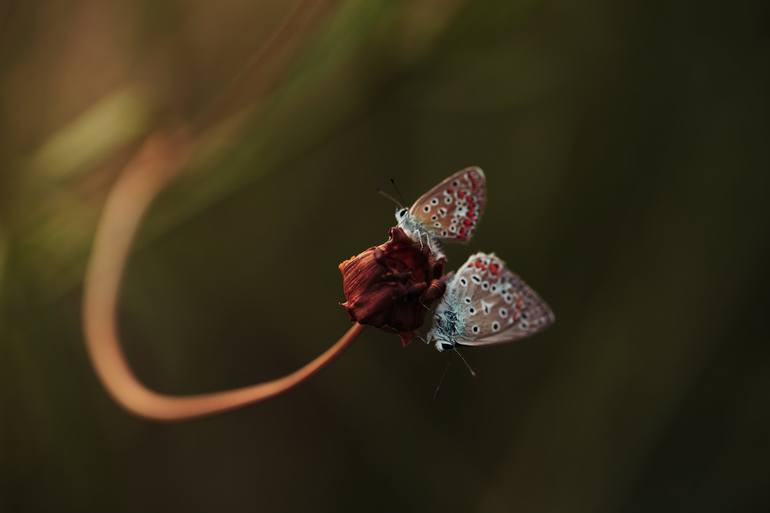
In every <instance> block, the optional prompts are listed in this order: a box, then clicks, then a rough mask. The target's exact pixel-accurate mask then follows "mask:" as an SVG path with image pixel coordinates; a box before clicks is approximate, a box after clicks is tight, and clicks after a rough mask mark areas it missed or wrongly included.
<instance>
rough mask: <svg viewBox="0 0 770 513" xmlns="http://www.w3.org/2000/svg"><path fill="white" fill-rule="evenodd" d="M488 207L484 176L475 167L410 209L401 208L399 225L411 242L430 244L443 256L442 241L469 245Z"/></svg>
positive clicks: (440, 187) (444, 183)
mask: <svg viewBox="0 0 770 513" xmlns="http://www.w3.org/2000/svg"><path fill="white" fill-rule="evenodd" d="M486 203H487V187H486V178H485V177H484V172H483V171H482V170H481V168H479V167H476V166H472V167H467V168H465V169H463V170H461V171H458V172H456V173H455V174H453V175H451V176H450V177H448V178H446V179H445V180H444V181H443V182H441V183H439V184H438V185H436V186H435V187H433V188H432V189H430V190H429V191H428V192H426V193H425V194H423V195H422V196H420V197H419V198H418V199H417V201H415V202H414V204H413V205H412V206H411V207H410V208H408V209H407V208H404V207H402V206H399V208H397V209H396V221H398V226H399V228H401V229H402V230H404V232H406V234H407V235H408V236H409V237H410V238H412V239H413V240H416V241H420V243H422V242H423V241H425V242H427V245H428V247H429V248H430V249H431V251H433V252H434V253H436V254H438V255H439V256H442V253H441V248H440V244H439V241H440V240H450V241H458V242H467V241H469V240H470V238H471V237H473V233H474V232H475V231H476V225H477V224H478V222H479V220H480V219H481V215H482V214H483V213H484V207H485V206H486Z"/></svg>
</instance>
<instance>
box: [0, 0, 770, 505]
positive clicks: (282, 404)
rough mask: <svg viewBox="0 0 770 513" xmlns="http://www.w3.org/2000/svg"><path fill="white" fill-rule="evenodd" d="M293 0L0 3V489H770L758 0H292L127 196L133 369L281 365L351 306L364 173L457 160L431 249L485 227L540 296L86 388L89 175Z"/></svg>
mask: <svg viewBox="0 0 770 513" xmlns="http://www.w3.org/2000/svg"><path fill="white" fill-rule="evenodd" d="M294 1H295V0H292V1H291V2H284V1H279V0H269V1H245V0H227V1H224V2H207V1H203V0H170V1H161V2H153V1H150V0H140V1H128V0H111V1H101V0H76V1H73V2H54V1H51V0H43V1H39V2H23V1H20V0H12V1H9V2H5V3H2V4H1V5H0V511H2V512H3V513H16V512H19V513H26V512H55V513H70V512H72V513H104V512H109V513H136V512H164V513H171V512H185V513H197V512H201V513H204V512H206V513H208V512H211V513H219V512H228V513H229V512H233V513H237V512H260V513H270V512H329V513H332V512H335V513H336V512H389V513H390V512H420V513H427V512H434V511H435V512H442V513H444V512H446V513H450V512H463V513H471V512H473V513H476V512H478V513H498V512H499V513H507V512H516V513H541V512H543V513H615V512H617V513H630V512H645V513H646V512H651V513H665V512H693V513H712V512H713V513H721V512H731V513H733V512H741V513H742V512H764V511H770V467H769V466H768V461H770V344H769V342H770V340H768V339H769V337H768V326H767V322H766V319H767V312H766V310H767V307H768V302H767V300H766V292H767V289H768V286H769V285H770V283H769V280H768V277H769V276H768V274H769V271H768V267H767V266H768V261H770V244H769V242H770V238H768V235H769V233H770V230H768V229H769V228H770V208H769V207H768V194H770V177H769V173H770V151H768V141H769V140H770V139H769V138H768V136H769V134H770V102H769V100H770V65H769V64H770V51H769V50H770V38H768V31H767V30H768V26H770V25H769V18H768V6H767V2H762V1H759V0H754V1H751V0H750V1H748V2H739V3H737V4H730V3H721V4H716V3H713V2H684V1H674V2H644V1H642V0H627V1H623V2H617V1H612V0H599V1H598V2H569V1H565V0H552V1H549V0H518V1H507V0H496V1H491V0H490V1H485V0H469V1H465V2H463V1H461V0H410V1H407V0H401V1H394V0H367V1H353V0H347V1H340V2H337V3H334V2H330V1H326V2H322V3H321V7H316V8H317V9H321V11H323V12H321V11H319V12H321V14H319V15H317V17H316V19H315V20H314V21H313V23H312V24H311V25H310V26H308V27H305V28H303V29H302V30H301V31H298V32H297V33H295V34H292V38H296V39H297V40H298V41H301V44H299V45H298V46H297V48H296V50H295V52H294V53H293V57H292V59H291V61H290V62H288V63H286V64H285V66H284V69H285V71H284V73H282V74H281V75H280V77H279V78H278V79H277V81H275V82H274V83H273V85H272V87H271V88H269V90H266V92H264V91H263V92H264V94H262V92H259V93H258V92H257V88H256V87H255V88H254V89H255V90H254V93H253V97H251V96H250V94H251V93H250V89H249V87H248V84H247V87H246V88H245V89H244V90H242V91H241V93H240V97H239V101H238V102H236V103H235V105H236V107H235V110H233V111H231V112H228V116H227V117H226V118H224V119H225V121H224V123H225V125H227V123H231V124H230V125H229V126H234V127H237V128H236V129H233V130H225V129H221V130H220V132H219V133H220V134H222V135H221V136H220V139H221V140H217V136H216V134H214V135H209V136H208V139H207V142H208V143H210V144H211V147H212V149H211V150H210V151H206V150H205V149H201V148H197V149H199V150H200V151H199V152H197V153H196V156H195V157H194V158H193V160H192V161H191V162H190V164H189V165H188V166H187V168H186V170H185V173H184V175H183V176H182V177H181V178H180V179H178V180H177V181H175V182H174V183H173V184H172V186H171V187H170V188H169V189H168V190H167V191H165V192H164V193H163V194H162V195H161V197H160V198H159V199H158V201H157V202H156V204H155V205H154V207H153V208H152V210H151V211H150V212H149V214H148V217H147V218H146V220H145V222H144V223H143V225H142V228H141V230H140V233H139V236H138V239H137V240H136V244H135V246H134V249H133V252H132V257H131V260H130V263H129V266H128V268H127V270H126V276H125V281H124V286H123V289H122V291H121V298H120V312H119V317H120V332H121V336H122V343H123V347H124V349H125V351H126V353H127V356H128V357H129V359H130V362H131V365H132V366H133V368H134V370H135V371H136V373H137V374H138V375H139V376H140V377H141V379H142V380H143V381H144V382H145V383H146V384H147V385H148V386H150V387H152V388H154V389H156V390H159V391H162V392H166V393H175V394H191V393H201V392H211V391H216V390H223V389H228V388H233V387H238V386H243V385H248V384H252V383H257V382H260V381H265V380H269V379H272V378H276V377H279V376H281V375H283V374H285V373H287V372H290V371H292V370H294V369H296V368H297V367H299V366H301V365H303V364H304V363H305V362H307V361H309V360H310V359H312V358H313V357H315V356H316V355H318V354H319V353H321V352H322V351H323V350H324V349H326V348H327V347H328V346H329V345H330V344H331V343H333V342H335V341H336V340H337V339H338V337H339V336H341V335H342V333H343V332H344V331H345V330H346V329H347V328H348V327H349V320H348V319H347V316H346V313H345V311H344V310H343V309H342V308H341V307H340V306H339V304H338V303H339V302H340V301H342V300H343V297H342V288H341V283H340V275H339V271H338V269H337V265H338V263H339V262H340V261H342V260H343V259H346V258H348V257H350V256H351V255H353V254H356V253H358V252H360V251H362V250H364V249H366V248H367V247H369V246H372V245H375V244H379V243H382V242H384V241H385V240H386V236H387V229H388V227H389V226H391V225H392V224H393V223H394V218H393V211H394V205H392V204H391V203H390V202H388V201H387V200H385V199H384V198H382V197H381V196H379V195H377V193H376V189H377V188H380V187H382V188H385V189H386V190H388V191H390V192H392V189H391V188H390V185H389V179H390V178H391V177H392V178H394V179H395V180H396V183H397V185H398V187H399V188H400V189H401V191H402V192H403V195H404V196H405V197H406V200H407V201H412V200H413V199H415V198H416V197H417V196H418V195H419V194H421V193H422V192H423V191H425V190H426V189H427V188H428V187H430V186H432V185H434V184H435V183H437V182H438V181H439V180H441V179H442V178H444V177H445V176H446V175H448V174H449V173H451V172H453V171H455V170H458V169H460V168H462V167H465V166H468V165H474V164H475V165H479V166H481V167H482V168H483V169H484V171H485V172H486V175H487V180H488V187H489V195H488V205H487V209H486V213H485V215H484V217H483V219H482V221H481V224H480V226H479V230H478V233H477V236H476V237H475V238H474V240H473V241H471V243H470V244H469V245H465V246H452V247H447V252H448V255H449V259H450V260H449V264H448V268H449V269H454V268H456V267H458V266H459V265H460V264H461V263H462V262H463V261H464V260H465V258H466V257H467V256H468V255H469V254H470V253H471V252H475V251H494V252H496V253H497V254H498V255H500V256H501V257H502V258H503V259H505V260H506V261H507V263H508V264H509V266H510V267H511V268H512V269H513V270H514V271H515V272H517V273H518V274H520V275H521V276H522V277H524V279H525V280H526V281H527V282H529V283H530V284H531V285H532V286H533V287H534V288H535V289H536V290H537V291H538V292H539V293H540V294H541V295H542V296H543V297H544V298H545V299H546V300H547V301H548V302H549V304H550V305H551V306H552V308H553V310H554V312H555V313H556V324H555V325H554V326H553V327H552V328H551V329H549V330H548V331H546V332H545V333H542V334H540V335H537V336H536V337H533V338H531V339H527V340H523V341H520V342H517V343H514V344H509V345H504V346H497V347H491V348H480V349H468V350H466V351H465V352H464V356H465V357H466V358H467V359H468V361H469V362H470V364H471V365H472V366H473V367H474V368H475V370H476V372H477V373H478V377H476V378H472V377H471V376H470V375H469V374H468V372H467V371H466V370H465V368H464V366H463V364H462V362H460V361H459V359H458V358H457V357H456V355H453V354H439V353H438V352H436V351H435V350H434V349H433V348H432V347H427V346H425V345H424V344H422V343H421V342H419V341H416V342H414V343H413V344H412V345H411V346H409V347H408V348H406V349H402V348H401V347H400V345H399V341H398V338H397V337H396V336H395V335H392V334H387V333H384V332H379V331H376V330H373V329H367V330H365V331H364V332H363V334H362V335H361V336H360V337H359V339H357V340H356V341H355V342H354V343H353V345H352V346H351V347H350V348H349V349H348V350H347V351H346V352H345V353H344V354H343V355H342V356H341V357H340V358H339V359H338V360H336V361H335V362H334V363H333V364H332V365H330V366H329V367H327V368H326V369H324V370H323V371H322V372H321V373H320V374H318V375H317V376H315V377H314V378H313V379H312V380H310V381H309V382H307V383H305V384H303V385H302V386H300V387H299V388H297V389H295V390H293V391H291V392H290V393H288V394H286V395H284V396H281V397H278V398H276V399H273V400H270V401H268V402H265V403H262V404H258V405H255V406H251V407H247V408H244V409H241V410H238V411H235V412H231V413H227V414H222V415H217V416H213V417H210V418H206V419H202V420H195V421H191V422H184V423H178V424H158V423H152V422H148V421H144V420H140V419H137V418H135V417H132V416H130V415H129V414H127V413H126V412H125V411H124V410H122V409H121V408H120V407H118V406H117V405H116V404H115V403H114V402H112V401H111V400H110V399H109V398H108V397H107V395H106V393H105V391H104V389H103V388H102V387H101V385H100V383H99V382H98V381H97V379H96V377H95V374H94V372H93V370H92V369H91V367H90V365H89V361H88V359H87V357H86V353H85V346H84V340H83V332H82V327H81V300H82V293H83V276H84V270H85V265H86V261H87V258H88V252H89V250H90V245H91V242H92V238H93V235H94V230H95V226H96V223H97V220H98V218H99V215H100V212H101V208H102V206H103V204H104V200H105V198H106V194H107V192H108V190H109V187H110V185H111V184H112V183H114V180H115V178H116V176H117V175H118V173H119V171H120V169H121V166H122V165H123V164H125V162H127V161H128V159H129V158H130V156H131V155H132V153H133V152H135V151H136V149H137V147H138V145H139V143H140V141H141V140H142V139H143V138H144V137H146V136H147V135H149V134H151V133H154V132H156V131H158V130H163V129H165V128H166V127H172V126H178V125H185V126H188V127H191V128H193V129H194V128H195V127H196V123H198V122H199V120H200V119H205V117H206V113H207V112H208V111H209V109H211V108H212V107H211V106H212V105H215V104H216V99H217V98H219V97H221V95H223V94H227V91H228V90H231V88H232V84H233V83H237V80H238V77H239V76H242V70H243V69H244V66H247V63H248V62H250V61H251V60H252V59H253V56H254V54H255V52H257V51H258V49H259V48H260V47H261V46H262V45H264V43H265V40H266V38H267V36H268V34H269V33H270V32H271V30H273V29H274V28H275V26H276V25H278V24H279V23H280V20H281V19H283V18H284V17H285V16H286V15H287V13H288V12H289V10H290V6H291V5H294ZM316 4H317V2H316ZM225 125H223V126H225ZM425 328H427V326H425ZM448 361H449V362H451V365H450V367H449V370H448V373H447V375H446V379H445V380H444V383H443V386H442V388H441V390H440V392H439V394H438V397H437V398H436V399H435V400H434V399H433V395H434V389H435V387H436V385H437V383H438V381H439V378H440V377H441V375H442V372H443V371H444V368H445V366H446V364H447V362H448Z"/></svg>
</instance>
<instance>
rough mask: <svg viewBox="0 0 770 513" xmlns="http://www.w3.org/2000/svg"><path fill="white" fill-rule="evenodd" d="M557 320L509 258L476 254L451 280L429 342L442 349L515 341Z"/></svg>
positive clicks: (436, 314)
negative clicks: (503, 258)
mask: <svg viewBox="0 0 770 513" xmlns="http://www.w3.org/2000/svg"><path fill="white" fill-rule="evenodd" d="M554 320H555V317H554V314H553V312H552V311H551V309H550V308H549V307H548V305H547V304H546V303H545V301H543V300H542V299H541V298H540V296H538V295H537V293H536V292H535V291H534V290H532V288H531V287H530V286H529V285H527V284H526V283H524V281H523V280H522V279H521V278H519V277H518V276H516V275H515V274H514V273H513V272H511V271H510V270H509V269H508V267H507V266H506V264H505V262H503V261H502V260H500V259H499V258H498V257H497V256H496V255H495V254H494V253H490V254H486V253H476V254H475V255H472V256H471V257H470V258H469V259H468V260H467V261H466V262H465V264H463V265H462V267H460V269H459V270H458V271H457V273H456V274H455V275H453V276H452V277H451V278H450V279H449V281H448V283H447V288H446V293H445V294H444V298H443V299H442V302H441V304H439V306H438V308H436V312H435V314H434V319H433V327H432V328H431V330H430V331H429V332H428V336H427V340H428V342H430V341H433V340H435V347H436V349H437V350H438V351H446V350H448V349H453V348H454V347H455V346H456V345H458V344H459V345H463V346H483V345H491V344H498V343H504V342H511V341H514V340H518V339H520V338H524V337H527V336H530V335H533V334H535V333H537V332H539V331H542V330H543V329H545V328H546V327H548V326H549V325H551V324H552V323H553V322H554Z"/></svg>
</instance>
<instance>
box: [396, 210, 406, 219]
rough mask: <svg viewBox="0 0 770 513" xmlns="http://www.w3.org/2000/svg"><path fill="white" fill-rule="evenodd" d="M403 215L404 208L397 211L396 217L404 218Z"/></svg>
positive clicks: (404, 212)
mask: <svg viewBox="0 0 770 513" xmlns="http://www.w3.org/2000/svg"><path fill="white" fill-rule="evenodd" d="M405 215H406V209H405V208H402V209H401V210H399V211H398V217H399V218H401V217H404V216H405Z"/></svg>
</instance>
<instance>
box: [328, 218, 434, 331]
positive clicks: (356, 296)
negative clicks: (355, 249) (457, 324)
mask: <svg viewBox="0 0 770 513" xmlns="http://www.w3.org/2000/svg"><path fill="white" fill-rule="evenodd" d="M389 235H390V238H389V239H388V241H387V242H386V243H384V244H381V245H379V246H375V247H372V248H369V249H367V250H366V251H364V252H363V253H361V254H360V255H357V256H354V257H352V258H350V259H348V260H345V261H344V262H342V263H341V264H340V272H341V273H342V288H343V291H344V293H345V299H346V301H345V302H344V303H342V306H343V307H344V308H345V309H346V310H347V311H348V314H350V318H351V319H352V320H354V321H357V322H360V323H361V324H368V325H370V326H375V327H377V328H382V329H385V330H388V331H396V332H398V333H399V335H400V336H401V343H402V345H404V346H406V345H407V344H409V342H411V340H412V337H413V336H414V331H415V330H416V329H418V328H419V327H420V326H422V323H423V321H424V320H425V315H426V313H427V312H428V308H429V307H430V306H431V304H432V303H433V302H434V301H436V300H437V299H439V298H440V297H441V296H442V295H443V294H444V289H445V288H446V284H445V283H444V280H443V279H442V275H443V273H444V258H439V259H437V258H436V256H435V255H434V254H433V253H432V252H431V251H430V249H428V247H427V245H425V246H421V245H420V244H419V243H415V242H414V241H413V240H412V239H411V238H409V236H407V235H406V233H404V231H403V230H402V229H401V228H391V229H390V232H389Z"/></svg>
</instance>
